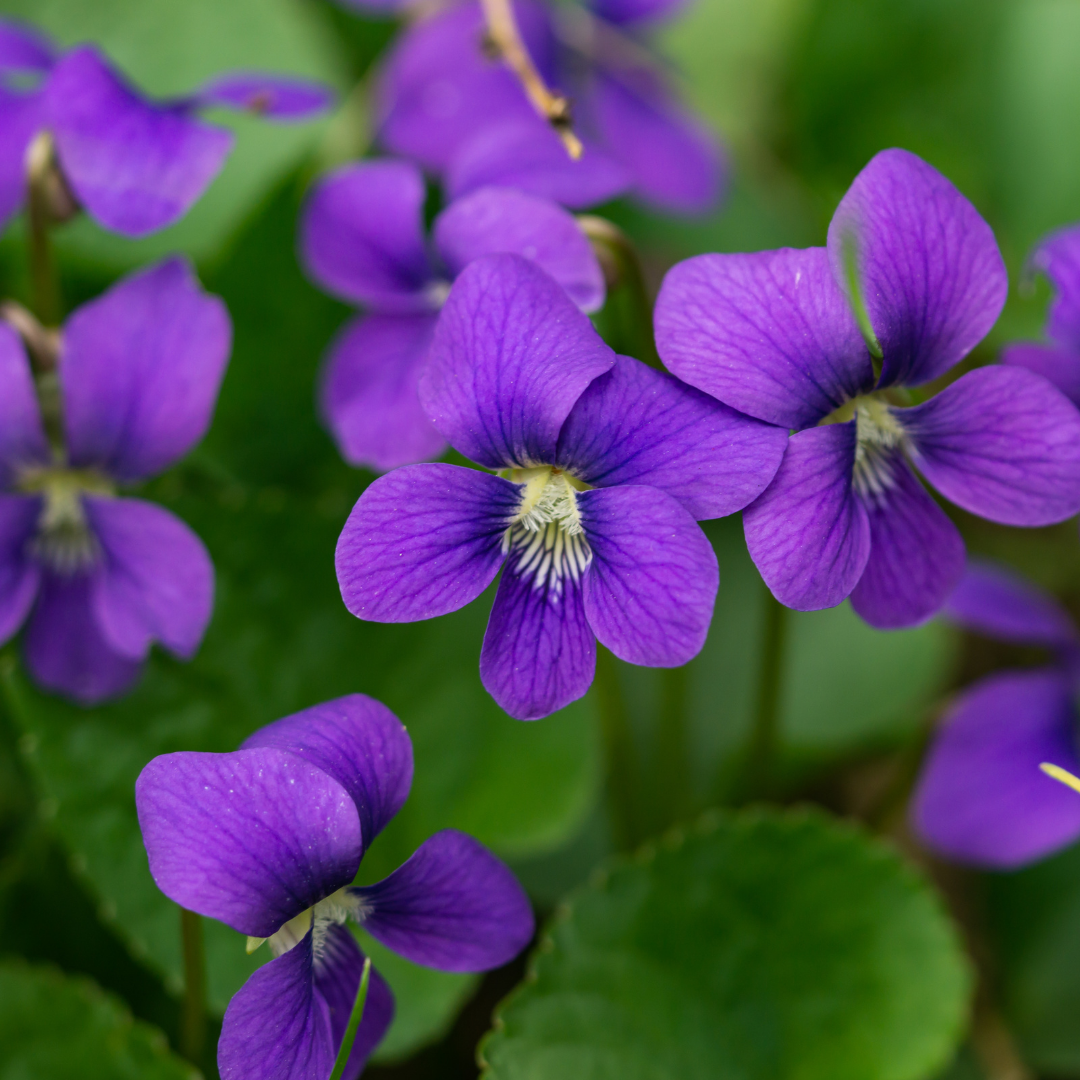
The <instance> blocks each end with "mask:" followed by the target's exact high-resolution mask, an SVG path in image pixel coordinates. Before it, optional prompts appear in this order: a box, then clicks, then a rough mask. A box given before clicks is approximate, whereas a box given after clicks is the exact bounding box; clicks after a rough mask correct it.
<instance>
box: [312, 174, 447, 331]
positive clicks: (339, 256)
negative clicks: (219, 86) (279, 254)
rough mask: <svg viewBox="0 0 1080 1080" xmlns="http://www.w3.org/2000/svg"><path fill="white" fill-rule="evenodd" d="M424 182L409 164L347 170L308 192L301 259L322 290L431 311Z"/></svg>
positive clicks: (384, 304) (379, 303)
mask: <svg viewBox="0 0 1080 1080" xmlns="http://www.w3.org/2000/svg"><path fill="white" fill-rule="evenodd" d="M425 197H426V195H425V191H424V178H423V176H421V175H420V170H419V169H417V168H416V167H415V166H414V165H411V164H409V163H408V162H405V161H368V162H363V163H361V164H357V165H346V166H344V167H343V168H340V169H337V170H336V171H335V172H332V173H331V174H330V175H329V176H326V177H324V178H323V179H321V180H320V181H319V182H318V183H317V184H316V185H315V187H314V188H313V189H312V191H311V193H310V194H309V195H308V198H307V203H306V205H305V207H304V211H303V217H302V219H301V223H300V255H301V258H302V259H303V262H304V266H305V269H306V270H307V272H308V273H309V274H310V275H311V276H312V277H313V278H314V279H315V280H316V281H317V282H318V283H319V284H320V285H322V287H323V288H324V289H327V290H328V291H329V292H332V293H333V294H334V295H335V296H340V297H342V298H343V299H345V300H352V301H353V302H355V303H363V304H370V305H371V306H373V307H376V308H379V309H380V310H384V311H430V310H431V307H432V304H431V299H430V297H429V296H428V295H427V293H426V291H425V290H426V289H427V287H428V285H429V284H430V282H431V280H432V277H433V275H432V270H431V265H430V263H429V261H428V255H427V249H426V248H425V246H424V222H423V212H424V199H425Z"/></svg>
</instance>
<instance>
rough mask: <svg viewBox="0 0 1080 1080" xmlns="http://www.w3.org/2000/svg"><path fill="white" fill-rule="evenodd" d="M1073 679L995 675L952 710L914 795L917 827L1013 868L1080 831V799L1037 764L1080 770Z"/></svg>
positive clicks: (982, 861)
mask: <svg viewBox="0 0 1080 1080" xmlns="http://www.w3.org/2000/svg"><path fill="white" fill-rule="evenodd" d="M1076 722H1077V717H1076V710H1075V707H1074V705H1073V701H1072V687H1071V684H1070V682H1069V680H1068V679H1066V678H1065V677H1064V676H1062V675H1059V674H1057V673H1056V672H1052V671H1032V672H1023V673H1020V672H1005V673H1002V674H998V675H992V676H990V678H988V679H984V680H982V682H979V683H976V684H975V686H973V687H971V689H969V690H968V691H966V692H965V693H964V694H963V695H962V696H961V697H960V698H959V699H958V700H957V701H956V703H955V704H954V705H953V707H952V708H951V709H950V710H949V714H948V716H946V718H945V721H944V723H943V725H942V727H941V730H940V731H939V732H938V735H937V737H936V738H935V740H934V742H933V744H932V745H931V747H930V752H929V755H928V756H927V758H926V760H925V762H924V765H923V771H922V775H921V776H920V778H919V783H918V786H917V787H916V789H915V795H914V798H913V802H912V818H913V821H914V825H915V828H916V830H917V832H918V833H919V834H920V835H921V836H922V837H923V839H924V840H925V841H926V842H927V843H928V844H929V845H930V846H931V847H932V848H934V849H935V850H937V851H939V852H941V853H942V854H943V855H947V856H948V857H950V858H953V859H957V860H959V861H961V862H966V863H974V864H975V865H977V866H988V867H993V868H995V869H1011V868H1013V867H1017V866H1023V865H1024V864H1025V863H1028V862H1033V861H1034V860H1035V859H1040V858H1042V857H1043V856H1045V855H1049V854H1050V853H1051V852H1053V851H1056V850H1057V849H1058V848H1060V847H1064V846H1065V845H1066V844H1069V843H1071V842H1072V841H1073V840H1075V839H1076V838H1077V836H1080V799H1077V797H1076V794H1075V792H1072V791H1069V790H1068V789H1067V788H1066V787H1065V786H1064V785H1062V784H1059V783H1057V782H1056V781H1054V780H1051V779H1050V778H1049V777H1048V776H1045V775H1043V773H1042V772H1040V770H1039V765H1040V764H1042V763H1043V762H1044V761H1045V762H1050V763H1051V764H1054V765H1059V766H1061V767H1062V768H1064V769H1068V770H1069V771H1070V772H1073V773H1075V772H1077V771H1078V770H1080V758H1078V757H1077V753H1076V743H1075V735H1074V731H1075V727H1076Z"/></svg>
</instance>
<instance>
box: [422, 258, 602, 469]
mask: <svg viewBox="0 0 1080 1080" xmlns="http://www.w3.org/2000/svg"><path fill="white" fill-rule="evenodd" d="M614 363H615V354H614V353H613V352H612V351H611V349H609V348H608V346H607V345H605V344H604V342H603V340H602V339H601V337H600V335H599V334H598V333H597V332H596V331H595V330H594V329H593V326H592V323H590V322H589V320H588V318H586V316H584V315H583V314H582V313H581V312H580V311H579V310H578V309H577V308H576V307H575V306H574V303H573V301H572V300H571V299H570V298H569V297H568V296H567V295H566V293H565V291H564V290H563V289H562V288H561V287H560V286H559V285H558V284H557V283H556V282H555V281H554V280H553V279H552V278H550V277H549V276H548V275H547V274H545V273H544V271H543V270H541V269H540V268H539V267H538V266H536V265H535V264H534V263H531V262H529V261H528V260H527V259H523V258H521V256H519V255H488V256H485V257H484V258H482V259H477V260H476V261H475V262H473V263H471V264H470V265H469V266H468V267H466V269H465V270H464V272H463V273H462V274H461V276H460V277H459V278H458V279H457V281H456V282H455V283H454V287H453V289H452V290H451V292H450V298H449V299H448V300H447V302H446V306H445V307H444V308H443V311H442V315H441V317H440V319H439V325H438V326H437V327H436V329H435V339H434V341H433V343H432V347H431V355H430V359H429V362H428V367H427V370H426V372H425V373H424V375H423V376H422V377H421V380H420V400H421V401H422V402H423V404H424V408H425V409H426V410H427V413H428V416H430V417H431V420H432V422H433V423H434V424H435V426H436V427H437V428H438V429H439V430H440V431H441V432H442V433H443V435H445V436H446V438H447V440H448V441H449V442H450V444H451V445H452V446H453V447H454V448H455V449H456V450H458V451H460V452H461V453H462V454H464V455H465V456H466V457H469V458H472V459H473V461H476V462H479V463H480V464H481V465H486V466H487V467H488V468H492V469H498V468H501V467H503V466H509V465H520V466H529V465H549V464H551V463H552V462H553V461H554V458H555V443H556V440H557V439H558V437H559V430H560V428H561V427H562V425H563V423H564V421H565V420H566V418H567V416H568V415H569V414H570V410H571V409H572V408H573V407H574V403H575V402H576V401H577V399H578V398H579V397H580V396H581V393H582V391H583V390H584V389H585V387H586V386H588V385H589V383H590V382H592V380H593V379H595V378H596V376H597V375H602V374H603V373H604V372H605V371H607V370H608V368H610V367H611V366H612V365H613V364H614Z"/></svg>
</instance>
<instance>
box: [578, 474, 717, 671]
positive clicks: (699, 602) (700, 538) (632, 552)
mask: <svg viewBox="0 0 1080 1080" xmlns="http://www.w3.org/2000/svg"><path fill="white" fill-rule="evenodd" d="M578 503H579V505H580V507H581V519H582V523H583V525H584V526H585V534H586V536H587V537H588V538H589V544H590V545H591V547H592V551H593V560H592V565H591V566H590V567H589V572H588V574H587V575H586V576H585V588H584V602H585V615H586V617H587V618H588V620H589V625H590V626H591V627H592V630H593V633H594V634H596V636H597V638H599V640H600V642H601V644H603V645H606V646H607V647H608V648H609V649H610V650H611V651H612V652H613V653H614V654H615V655H616V656H618V657H619V658H620V659H622V660H625V661H627V662H628V663H631V664H644V665H646V666H648V667H679V666H680V665H681V664H685V663H686V662H687V661H689V660H692V659H693V658H694V657H695V656H697V654H698V653H699V652H700V651H701V647H702V645H704V644H705V635H706V634H707V633H708V632H709V623H710V621H711V620H712V613H713V604H714V603H715V602H716V590H717V588H718V587H719V584H720V570H719V567H718V566H717V563H716V553H715V552H714V551H713V549H712V545H711V544H710V543H709V541H708V540H707V539H706V537H705V534H704V533H703V532H702V531H701V529H700V527H699V526H698V524H697V522H695V521H694V519H693V518H692V517H691V516H690V515H689V514H688V513H687V512H686V510H685V509H684V508H683V507H682V505H681V504H680V503H678V502H676V500H675V499H673V498H672V497H671V496H670V495H667V494H666V493H665V492H663V491H657V490H656V489H655V488H651V487H634V486H631V487H618V488H606V489H603V490H597V491H586V492H584V493H582V494H581V495H580V496H578Z"/></svg>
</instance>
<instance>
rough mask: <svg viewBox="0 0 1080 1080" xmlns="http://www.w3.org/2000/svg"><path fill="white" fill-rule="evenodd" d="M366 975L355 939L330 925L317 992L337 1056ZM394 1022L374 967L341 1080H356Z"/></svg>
mask: <svg viewBox="0 0 1080 1080" xmlns="http://www.w3.org/2000/svg"><path fill="white" fill-rule="evenodd" d="M363 973H364V954H363V952H361V951H360V946H359V945H357V944H356V938H354V937H353V936H352V934H351V933H350V931H349V930H348V929H347V928H346V927H344V926H339V925H336V924H335V925H331V926H328V927H327V928H326V930H325V931H324V933H323V937H322V941H321V944H320V948H319V956H318V958H317V959H316V961H315V990H316V992H317V994H318V996H319V997H321V998H322V999H323V1001H324V1002H325V1003H326V1007H327V1009H328V1011H329V1017H330V1041H331V1045H332V1046H333V1047H334V1052H335V1054H336V1053H337V1052H338V1051H339V1050H340V1048H341V1040H342V1038H343V1037H344V1035H345V1029H346V1028H347V1027H348V1024H349V1017H350V1016H351V1015H352V1010H353V1006H354V1005H355V1003H356V993H357V991H358V990H359V989H360V979H361V978H362V976H363ZM393 1019H394V995H393V993H392V992H391V990H390V987H389V986H387V985H386V980H385V979H384V978H383V977H382V976H381V975H380V974H379V973H378V972H377V971H376V970H375V968H372V969H371V973H370V974H369V976H368V988H367V997H366V998H365V999H364V1015H363V1018H362V1019H361V1021H360V1026H359V1028H357V1030H356V1039H355V1041H354V1042H353V1045H352V1050H351V1051H350V1053H349V1061H348V1064H347V1065H346V1066H345V1071H344V1072H343V1073H342V1076H341V1080H357V1077H358V1076H359V1075H360V1074H361V1073H362V1072H363V1071H364V1065H365V1063H366V1062H367V1059H368V1058H369V1057H370V1056H371V1054H372V1052H373V1051H374V1050H375V1047H377V1046H378V1045H379V1043H380V1042H382V1037H383V1036H384V1035H385V1034H386V1030H387V1028H389V1027H390V1021H391V1020H393ZM222 1080H225V1078H224V1077H222ZM320 1080H321V1078H320Z"/></svg>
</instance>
